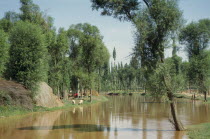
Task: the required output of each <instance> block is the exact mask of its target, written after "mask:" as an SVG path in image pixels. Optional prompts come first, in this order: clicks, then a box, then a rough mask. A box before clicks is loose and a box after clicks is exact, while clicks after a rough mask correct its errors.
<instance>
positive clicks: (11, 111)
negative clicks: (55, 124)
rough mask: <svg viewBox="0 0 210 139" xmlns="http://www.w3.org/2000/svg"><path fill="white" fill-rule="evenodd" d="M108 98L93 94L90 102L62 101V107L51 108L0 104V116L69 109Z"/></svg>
mask: <svg viewBox="0 0 210 139" xmlns="http://www.w3.org/2000/svg"><path fill="white" fill-rule="evenodd" d="M107 100H108V99H107V98H106V97H105V96H97V97H96V96H93V97H92V102H90V101H89V100H85V101H84V103H83V104H82V105H77V104H76V105H73V104H72V103H71V102H70V101H64V106H62V107H53V108H46V107H40V106H34V107H33V109H26V108H23V107H19V106H12V105H6V106H0V118H1V117H8V116H16V115H24V114H28V113H31V112H44V111H55V110H62V109H69V108H74V107H79V106H89V105H91V104H95V103H98V102H104V101H107Z"/></svg>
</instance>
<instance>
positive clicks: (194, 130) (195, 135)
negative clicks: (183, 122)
mask: <svg viewBox="0 0 210 139" xmlns="http://www.w3.org/2000/svg"><path fill="white" fill-rule="evenodd" d="M188 129H189V130H188V133H187V134H188V136H189V138H190V139H209V138H210V123H204V124H199V125H193V126H189V128H188Z"/></svg>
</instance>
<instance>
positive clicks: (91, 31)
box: [68, 23, 109, 88]
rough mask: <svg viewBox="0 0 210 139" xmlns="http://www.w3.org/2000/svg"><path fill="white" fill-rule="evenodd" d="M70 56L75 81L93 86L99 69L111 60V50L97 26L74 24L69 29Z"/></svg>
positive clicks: (87, 86)
mask: <svg viewBox="0 0 210 139" xmlns="http://www.w3.org/2000/svg"><path fill="white" fill-rule="evenodd" d="M68 36H69V40H70V58H71V60H72V65H73V69H74V71H73V72H74V73H73V74H74V81H73V82H75V83H76V84H78V80H80V82H81V83H82V85H83V87H84V88H93V87H94V81H95V80H96V79H95V78H96V74H97V69H100V68H102V67H103V66H104V64H106V63H107V61H108V60H109V52H108V50H107V48H106V47H105V45H104V44H103V42H102V36H101V35H100V32H99V30H98V28H97V27H96V26H92V25H90V24H87V23H85V24H77V25H72V26H71V27H70V28H69V30H68Z"/></svg>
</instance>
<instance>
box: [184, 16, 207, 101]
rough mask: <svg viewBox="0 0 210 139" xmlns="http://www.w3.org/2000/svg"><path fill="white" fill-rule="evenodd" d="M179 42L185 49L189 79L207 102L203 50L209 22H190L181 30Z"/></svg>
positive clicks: (205, 68)
mask: <svg viewBox="0 0 210 139" xmlns="http://www.w3.org/2000/svg"><path fill="white" fill-rule="evenodd" d="M180 41H181V42H182V43H183V44H185V49H186V51H187V54H188V57H189V62H190V66H189V75H190V76H189V77H190V83H193V84H194V85H195V86H197V88H198V89H199V91H200V92H203V94H204V100H205V101H207V99H206V95H207V85H206V83H207V77H208V74H209V62H208V59H209V56H208V53H206V52H205V50H206V49H207V48H208V47H209V42H210V20H209V19H202V20H199V21H198V22H197V23H195V22H192V23H190V24H189V25H187V26H186V27H185V28H183V29H182V31H181V34H180Z"/></svg>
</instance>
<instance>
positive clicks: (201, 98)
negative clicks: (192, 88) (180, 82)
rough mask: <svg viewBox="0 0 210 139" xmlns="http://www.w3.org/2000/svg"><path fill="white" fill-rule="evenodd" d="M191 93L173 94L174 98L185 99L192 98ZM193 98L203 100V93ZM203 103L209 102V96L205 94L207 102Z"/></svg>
mask: <svg viewBox="0 0 210 139" xmlns="http://www.w3.org/2000/svg"><path fill="white" fill-rule="evenodd" d="M192 95H193V94H190V93H177V94H175V97H176V98H186V99H192ZM195 100H202V101H204V96H203V95H196V96H195ZM205 103H210V96H207V102H205Z"/></svg>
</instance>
